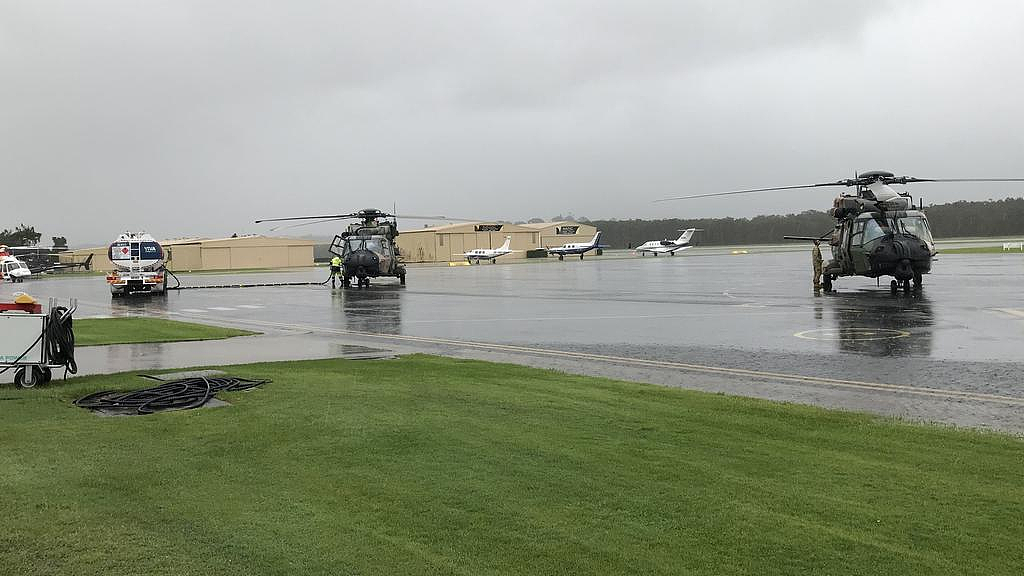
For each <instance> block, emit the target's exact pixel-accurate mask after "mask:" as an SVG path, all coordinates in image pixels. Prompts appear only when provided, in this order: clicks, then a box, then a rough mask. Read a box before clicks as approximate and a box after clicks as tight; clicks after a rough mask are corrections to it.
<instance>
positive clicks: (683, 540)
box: [0, 356, 1024, 576]
mask: <svg viewBox="0 0 1024 576" xmlns="http://www.w3.org/2000/svg"><path fill="white" fill-rule="evenodd" d="M227 370H229V371H230V372H231V373H232V374H234V375H237V376H248V377H267V378H272V379H273V380H274V382H273V383H271V384H267V385H265V386H264V387H263V388H261V389H258V390H255V391H250V392H244V393H235V394H230V395H228V396H227V397H226V399H227V400H228V401H229V402H231V403H232V406H230V407H223V408H215V409H206V410H194V411H188V412H175V413H166V414H158V415H153V416H145V417H130V418H124V417H122V418H102V417H98V416H95V415H93V414H91V413H89V412H87V411H85V410H83V409H80V408H76V407H74V406H72V405H71V402H72V400H74V399H75V398H77V397H79V396H81V395H83V394H85V393H87V392H92V391H96V390H99V389H108V388H135V387H141V386H142V385H144V384H146V382H145V381H144V380H141V379H139V378H136V377H134V376H133V375H128V374H122V375H113V376H96V377H85V378H73V379H71V380H69V381H67V382H66V383H56V384H52V385H49V386H47V387H42V388H35V389H32V390H15V389H13V388H5V389H3V390H2V391H0V410H2V413H3V417H2V418H0V441H2V449H0V487H2V497H0V518H3V526H4V528H3V530H0V566H2V567H3V571H4V572H5V573H9V574H18V575H19V576H25V575H33V574H76V575H82V574H119V575H123V574H147V575H148V574H175V575H178V574H204V575H205V574H218V575H223V574H240V575H242V574H244V575H252V574H281V575H294V574H467V575H480V574H602V575H603V574H709V575H711V574H714V575H723V574H870V575H879V574H899V575H901V576H902V575H909V574H958V575H962V574H984V575H992V574H1015V575H1016V574H1021V573H1024V547H1022V546H1021V541H1022V540H1024V482H1022V481H1021V479H1022V478H1024V456H1022V454H1024V441H1022V440H1021V439H1019V438H1015V437H1010V436H1003V435H997V434H991V433H980V432H973V431H962V430H955V429H949V428H941V427H935V426H916V425H909V424H903V423H899V422H894V421H891V420H886V419H880V418H876V417H872V416H867V415H862V414H855V413H845V412H834V411H826V410H821V409H817V408H811V407H805V406H796V405H786V404H779V403H772V402H766V401H760V400H753V399H744V398H736V397H728V396H721V395H713V394H705V393H698V392H690V391H683V390H676V389H668V388H660V387H656V386H646V385H637V384H630V383H623V382H616V381H611V380H604V379H595V378H587V377H579V376H568V375H565V374H560V373H556V372H551V371H543V370H536V369H531V368H524V367H517V366H508V365H499V364H490V363H484V362H476V361H459V360H450V359H443V358H436V357H430V356H411V357H404V358H401V359H398V360H380V361H345V360H323V361H308V362H288V363H278V364H253V365H247V366H241V367H231V368H228V369H227Z"/></svg>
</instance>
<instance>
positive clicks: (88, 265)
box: [82, 254, 93, 270]
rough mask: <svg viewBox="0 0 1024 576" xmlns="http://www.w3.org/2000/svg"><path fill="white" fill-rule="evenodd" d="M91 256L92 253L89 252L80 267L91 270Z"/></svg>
mask: <svg viewBox="0 0 1024 576" xmlns="http://www.w3.org/2000/svg"><path fill="white" fill-rule="evenodd" d="M92 257H93V254H89V256H88V257H87V258H86V259H85V262H82V268H85V269H86V270H92Z"/></svg>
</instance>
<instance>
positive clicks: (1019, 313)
mask: <svg viewBox="0 0 1024 576" xmlns="http://www.w3.org/2000/svg"><path fill="white" fill-rule="evenodd" d="M993 310H995V311H996V312H1002V313H1003V314H1009V315H1010V316H1016V317H1017V318H1024V310H1017V309H1015V308H993Z"/></svg>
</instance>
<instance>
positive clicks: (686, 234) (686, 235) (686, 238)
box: [676, 228, 701, 244]
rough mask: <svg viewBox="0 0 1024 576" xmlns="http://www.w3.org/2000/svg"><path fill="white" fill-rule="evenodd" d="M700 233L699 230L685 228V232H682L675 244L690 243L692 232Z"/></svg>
mask: <svg viewBox="0 0 1024 576" xmlns="http://www.w3.org/2000/svg"><path fill="white" fill-rule="evenodd" d="M700 231H701V229H700V228H687V229H686V230H683V233H682V234H681V235H680V236H679V239H678V240H676V242H678V243H680V244H685V243H687V242H689V241H690V238H693V233H694V232H700Z"/></svg>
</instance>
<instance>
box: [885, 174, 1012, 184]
mask: <svg viewBox="0 0 1024 576" xmlns="http://www.w3.org/2000/svg"><path fill="white" fill-rule="evenodd" d="M909 182H1024V178H915V177H912V176H901V177H899V178H896V179H895V181H894V182H893V184H907V183H909Z"/></svg>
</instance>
